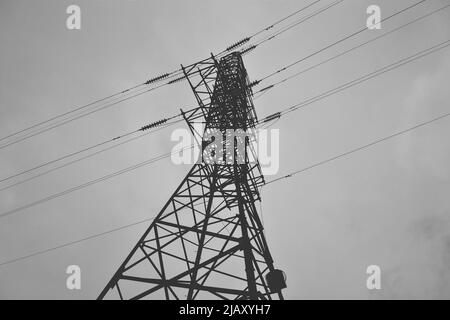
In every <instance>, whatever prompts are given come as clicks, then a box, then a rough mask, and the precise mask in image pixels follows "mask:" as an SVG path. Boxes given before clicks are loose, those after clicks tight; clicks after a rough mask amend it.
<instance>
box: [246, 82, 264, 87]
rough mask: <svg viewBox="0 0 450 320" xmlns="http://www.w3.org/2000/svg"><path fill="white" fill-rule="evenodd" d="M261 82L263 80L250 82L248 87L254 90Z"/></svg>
mask: <svg viewBox="0 0 450 320" xmlns="http://www.w3.org/2000/svg"><path fill="white" fill-rule="evenodd" d="M260 82H261V80H255V81H253V82H250V84H249V85H248V87H249V88H253V87H254V86H257V85H258V84H259V83H260Z"/></svg>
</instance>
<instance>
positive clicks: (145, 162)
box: [0, 145, 193, 218]
mask: <svg viewBox="0 0 450 320" xmlns="http://www.w3.org/2000/svg"><path fill="white" fill-rule="evenodd" d="M192 147H193V145H190V146H188V147H184V148H181V149H178V150H175V151H173V152H168V153H165V154H162V155H159V156H156V157H154V158H151V159H149V160H146V161H144V162H140V163H137V164H135V165H132V166H130V167H127V168H125V169H122V170H119V171H116V172H113V173H110V174H107V175H105V176H103V177H100V178H97V179H95V180H90V181H88V182H86V183H83V184H81V185H78V186H75V187H72V188H70V189H66V190H64V191H62V192H59V193H55V194H53V195H50V196H48V197H45V198H42V199H39V200H37V201H34V202H31V203H29V204H26V205H24V206H21V207H18V208H16V209H13V210H9V211H7V212H4V213H2V214H0V218H4V217H6V216H9V215H12V214H14V213H17V212H19V211H22V210H25V209H29V208H31V207H34V206H36V205H38V204H42V203H45V202H48V201H51V200H54V199H57V198H60V197H62V196H65V195H67V194H70V193H72V192H75V191H78V190H81V189H84V188H87V187H90V186H92V185H94V184H97V183H99V182H103V181H106V180H109V179H111V178H114V177H116V176H119V175H122V174H124V173H128V172H130V171H134V170H136V169H139V168H141V167H144V166H148V165H150V164H152V163H154V162H156V161H159V160H162V159H165V158H168V157H169V156H170V155H172V154H176V153H178V152H181V151H183V150H187V149H190V148H192Z"/></svg>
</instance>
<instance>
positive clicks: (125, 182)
mask: <svg viewBox="0 0 450 320" xmlns="http://www.w3.org/2000/svg"><path fill="white" fill-rule="evenodd" d="M325 2H329V3H330V2H332V1H325ZM414 2H415V1H413V0H396V1H389V0H377V1H372V0H369V1H366V0H346V1H344V3H343V4H341V5H339V6H337V7H335V8H333V9H331V10H329V11H327V12H326V13H325V14H323V15H320V16H318V17H316V18H314V19H312V20H311V21H309V22H307V23H305V24H302V25H301V26H299V27H296V28H294V29H293V30H291V31H289V32H287V33H285V34H283V35H282V36H280V37H279V38H278V39H277V40H274V41H271V42H269V43H267V44H265V45H264V46H262V47H261V48H260V49H258V50H255V51H254V53H252V54H249V55H247V56H245V57H244V62H245V64H246V67H247V70H248V73H249V75H250V77H251V79H258V78H260V77H262V76H264V75H266V74H267V73H270V72H272V71H275V70H276V69H278V68H280V67H282V66H284V65H285V64H288V63H290V62H292V61H295V60H297V59H299V58H301V57H303V56H305V55H307V54H309V53H311V52H313V51H315V50H317V49H320V48H322V47H323V46H325V45H327V44H329V43H331V42H333V41H335V40H336V39H339V38H341V37H342V36H344V35H346V34H349V33H351V32H353V31H355V30H357V29H359V28H361V27H362V26H364V25H365V21H366V17H367V15H366V13H365V12H366V8H367V6H368V5H370V4H375V3H376V4H378V5H380V6H381V9H382V15H383V16H387V15H389V14H391V13H393V12H395V11H398V10H399V9H401V8H403V7H406V6H407V5H409V4H412V3H414ZM74 3H76V4H78V5H79V6H80V7H81V10H82V29H81V30H80V31H69V30H67V29H66V27H65V19H66V17H67V14H66V13H65V10H66V7H67V6H68V5H70V4H74ZM306 3H307V1H303V0H302V1H300V0H292V1H275V0H271V1H266V0H264V1H261V0H245V1H242V0H240V1H237V0H229V1H216V0H214V1H206V0H202V1H200V0H195V1H162V0H160V1H143V0H134V1H131V0H130V1H125V0H123V1H105V0H103V1H100V0H95V1H92V0H90V1H80V0H77V1H56V0H53V1H49V0H41V1H21V0H14V1H13V0H8V1H6V0H5V1H1V2H0V43H1V58H0V137H3V136H5V135H7V134H9V133H11V132H14V131H17V130H19V129H22V128H24V127H26V126H29V125H31V124H33V123H35V122H37V121H40V120H45V119H47V118H48V117H50V116H52V115H55V114H59V113H62V112H65V111H67V110H70V109H71V108H72V107H74V106H78V105H82V104H84V103H87V102H90V101H92V100H94V99H97V98H100V97H103V96H106V95H109V94H111V93H114V92H117V91H119V90H122V89H124V88H127V87H129V86H131V85H134V84H138V83H140V82H142V81H144V80H146V79H148V78H150V77H153V76H156V75H159V74H161V73H164V72H166V71H171V70H173V69H176V68H178V67H179V65H180V63H184V64H188V63H191V62H194V61H196V60H198V59H200V58H204V57H207V56H208V55H209V54H210V52H216V53H217V52H218V51H220V50H222V49H223V48H224V47H226V46H228V45H230V44H231V43H234V42H236V41H237V40H239V39H242V38H243V37H245V36H247V35H249V34H252V33H253V32H255V31H257V30H259V29H261V28H262V27H264V26H267V25H268V24H269V23H271V22H273V21H275V20H277V19H279V18H281V17H283V16H285V15H287V14H289V13H290V12H293V11H295V10H297V9H298V8H300V7H302V6H304V5H305V4H306ZM447 3H449V1H445V0H429V1H427V2H426V3H425V4H423V5H421V6H418V7H417V8H415V9H413V10H411V11H408V12H407V13H405V14H403V15H401V16H399V17H397V18H395V19H393V20H390V21H389V22H386V23H385V24H383V30H381V31H367V32H365V33H363V34H361V35H360V36H359V37H357V38H355V39H352V40H350V41H347V42H344V43H342V44H341V45H339V46H338V47H336V48H333V49H331V50H328V51H326V52H324V53H323V54H321V55H319V56H316V57H314V58H312V59H309V60H307V61H305V62H304V63H302V64H300V65H298V66H297V67H295V68H294V69H293V70H292V73H293V72H295V71H298V70H302V69H303V68H305V67H308V66H311V65H313V64H314V63H317V62H320V61H322V60H324V59H325V58H328V57H331V56H332V55H334V54H336V53H338V52H341V51H343V50H344V49H346V48H350V47H351V46H353V45H356V44H358V43H360V42H363V41H364V40H365V39H369V38H371V37H374V36H376V35H378V34H379V33H380V32H383V31H386V30H390V29H391V28H394V27H396V26H399V25H400V24H403V23H406V22H408V21H410V20H412V19H414V18H415V17H418V16H420V15H422V14H424V13H426V12H430V11H432V10H434V9H436V8H439V7H441V6H443V5H445V4H447ZM449 18H450V10H449V9H447V10H445V11H443V12H441V13H438V14H436V15H434V16H432V17H430V18H427V19H425V20H423V21H420V22H418V23H416V24H413V25H411V26H409V27H407V28H405V29H403V30H401V31H400V32H397V33H394V34H392V35H390V36H387V37H385V38H383V39H381V40H379V41H376V42H374V43H372V44H370V45H368V46H366V47H364V48H362V49H359V50H356V51H354V52H352V53H350V54H348V55H346V56H344V57H342V58H339V59H337V60H335V61H333V62H331V63H329V64H326V65H324V66H321V67H320V68H317V69H315V70H313V71H310V72H308V73H305V74H304V75H302V76H301V77H298V78H296V79H295V80H292V81H289V82H287V83H286V84H285V85H282V86H279V87H278V88H275V89H273V90H272V91H271V92H270V93H267V94H266V95H264V97H262V98H261V99H258V100H256V102H255V106H256V110H257V113H258V115H259V116H260V117H261V116H266V115H268V114H271V113H273V112H276V111H278V110H280V109H283V108H285V107H289V106H290V105H292V104H294V103H297V102H300V101H303V100H305V99H307V98H310V97H312V96H315V95H317V94H319V93H322V92H324V91H327V90H329V89H332V88H334V87H336V86H338V85H340V84H342V83H344V82H347V81H350V80H353V79H354V78H357V77H358V76H361V75H364V74H366V73H368V72H370V71H373V70H376V69H378V68H380V67H382V66H385V65H387V64H390V63H392V62H394V61H396V60H399V59H400V58H403V57H405V56H409V55H411V54H413V53H415V52H417V51H420V50H423V49H425V48H428V47H430V46H432V45H434V44H436V43H439V42H442V41H444V40H447V39H449V38H450V19H449ZM448 50H449V49H444V50H443V51H440V52H439V53H436V54H434V55H432V56H429V57H426V58H424V59H421V60H419V61H416V62H414V63H412V64H409V65H407V66H404V67H402V68H400V69H398V70H395V71H393V72H390V73H388V74H386V75H383V76H381V77H379V78H376V79H374V80H371V81H369V82H367V83H364V84H362V85H360V86H357V87H354V88H352V89H350V90H347V91H345V92H344V93H341V94H338V95H334V96H332V97H330V98H327V99H325V100H322V101H320V102H318V103H315V104H313V105H311V106H309V107H308V108H306V109H304V110H301V111H297V112H294V113H291V114H289V115H288V116H287V117H285V118H282V119H281V120H280V121H279V122H278V123H277V124H276V125H274V128H279V129H280V137H281V145H280V153H281V154H280V162H281V164H280V175H282V174H286V173H288V172H291V171H294V170H297V169H299V168H302V167H306V166H308V165H310V164H312V163H315V162H318V161H321V160H323V159H326V158H329V157H331V156H334V155H336V154H339V153H341V152H344V151H347V150H349V149H351V148H354V147H357V146H359V145H363V144H365V143H368V142H370V141H372V140H375V139H377V138H380V137H383V136H387V135H389V134H391V133H393V132H395V131H398V130H401V129H403V128H407V127H409V126H412V125H414V124H416V123H419V122H422V121H426V120H428V119H431V118H433V117H435V116H438V115H440V114H443V113H445V112H448V110H449V101H450V93H449V91H448V83H449V82H450V55H449V51H448ZM284 75H287V74H284ZM194 103H195V101H194V97H193V95H192V93H191V91H190V89H189V88H188V86H187V84H186V83H183V84H179V85H177V86H174V87H166V88H163V89H160V90H157V91H155V92H153V93H150V94H146V95H143V96H141V97H138V98H136V99H132V100H129V101H127V102H125V103H121V104H119V105H117V106H115V107H113V108H110V109H108V110H107V111H102V112H98V113H96V114H95V115H92V116H90V117H87V118H83V119H82V120H78V121H75V122H72V123H70V124H69V125H66V126H63V127H61V128H58V129H57V130H54V131H51V132H49V133H46V134H43V135H40V136H38V137H36V138H33V139H30V140H27V141H25V142H22V143H19V144H16V145H14V146H11V147H9V148H5V149H3V150H0V177H6V176H8V175H10V174H12V173H15V172H18V171H21V170H23V169H26V168H30V167H33V166H35V165H38V164H40V163H42V162H45V161H49V160H52V159H54V158H56V157H59V156H62V155H65V154H67V153H70V152H73V151H76V150H79V149H82V148H84V147H86V146H90V145H92V144H94V143H96V142H101V141H103V140H104V139H108V138H112V137H114V136H116V135H117V134H120V133H123V132H127V131H129V130H133V129H136V128H137V127H140V126H141V125H144V124H147V123H149V122H153V121H155V120H159V119H160V118H161V117H164V116H167V115H172V114H174V113H177V112H178V111H179V108H180V107H184V106H191V105H193V104H194ZM448 121H449V120H443V121H441V122H439V123H436V124H434V125H432V126H429V127H425V128H421V129H419V130H416V131H414V132H412V133H409V134H407V135H405V136H402V137H399V138H397V139H395V140H391V141H389V142H387V143H384V144H382V145H378V146H375V147H373V148H372V149H370V150H366V151H363V152H360V153H357V154H354V155H352V156H350V157H348V158H346V159H341V160H339V161H336V162H333V163H331V164H329V165H325V166H322V167H320V168H316V169H313V170H310V171H308V172H306V173H304V174H301V175H298V176H296V177H295V178H292V179H289V180H285V181H282V182H279V183H276V184H273V185H270V186H267V187H266V188H264V189H263V194H262V196H263V202H262V214H263V218H264V223H265V227H266V236H267V239H268V242H269V246H270V248H271V253H272V255H273V256H274V259H275V264H276V266H277V267H279V268H281V269H283V270H284V271H286V273H287V276H288V288H287V289H286V291H285V295H286V298H288V299H311V298H325V299H335V298H344V299H345V298H361V299H379V298H413V299H414V298H426V299H428V298H450V270H449V268H450V267H449V266H450V229H449V228H450V217H449V213H450V197H449V196H448V194H449V191H450V167H449V165H448V164H449V163H450V145H449V143H448V137H449V134H450V127H449V122H448ZM183 125H184V124H181V125H180V126H183ZM173 129H175V127H172V128H171V129H167V130H163V131H160V132H159V133H158V134H154V135H150V136H148V137H146V138H143V139H140V140H137V141H135V142H133V143H130V144H127V145H125V146H123V147H119V148H117V149H114V150H112V151H109V152H106V153H104V154H101V155H99V156H97V157H95V158H92V159H89V160H86V161H83V162H80V163H77V164H75V165H73V166H70V167H68V168H66V169H64V170H60V171H57V172H55V173H53V174H51V175H48V176H46V177H43V178H40V179H36V180H34V181H32V182H30V183H27V184H24V185H22V186H20V187H17V188H13V189H10V190H7V191H3V192H0V213H2V212H5V211H8V210H10V209H13V208H16V207H18V206H21V205H23V204H27V203H29V202H32V201H34V200H38V199H40V198H42V197H45V196H48V195H51V194H53V193H56V192H58V191H61V190H64V189H67V188H70V187H72V186H76V185H78V184H81V183H83V182H86V181H88V180H91V179H94V178H97V177H100V176H103V175H105V174H108V173H110V172H113V171H116V170H119V169H122V168H124V167H127V166H130V165H132V164H134V163H137V162H140V161H144V160H146V159H148V158H149V157H152V156H155V155H159V154H162V153H165V152H168V151H170V149H171V148H172V146H173V143H171V142H170V133H171V130H173ZM188 169H189V166H175V165H173V164H172V163H171V162H170V160H169V159H166V160H164V161H161V162H157V163H156V164H154V165H152V166H149V167H145V168H142V169H139V170H137V171H134V172H132V173H130V174H126V175H122V176H119V177H117V178H114V179H112V180H110V181H108V182H105V183H101V184H98V185H95V186H92V187H89V188H86V189H83V190H81V191H78V192H75V193H72V194H70V195H68V196H66V197H62V198H59V199H57V200H54V201H51V202H48V203H45V204H43V205H39V206H35V207H33V208H31V209H28V210H24V211H21V212H19V213H17V214H14V215H11V216H8V217H4V218H0V263H1V262H3V261H7V260H10V259H14V258H16V257H20V256H23V255H26V254H29V253H32V252H35V251H40V250H42V249H45V248H48V247H53V246H55V245H59V244H62V243H65V242H70V241H73V240H77V239H79V238H83V237H85V236H88V235H91V234H96V233H100V232H103V231H106V230H109V229H113V228H115V227H118V226H121V225H125V224H129V223H133V222H135V221H139V220H142V219H145V218H148V217H152V216H154V215H155V214H157V213H158V212H159V210H160V209H161V207H162V205H163V204H164V202H165V201H166V200H167V198H168V197H169V196H170V195H171V193H172V192H173V191H174V189H175V187H176V185H177V184H178V183H179V181H180V180H181V179H182V178H183V177H184V175H185V174H186V172H187V170H188ZM270 178H271V177H268V179H270ZM146 227H147V224H142V225H139V226H136V227H132V228H129V229H126V230H123V231H119V232H116V233H113V234H110V235H107V236H104V237H102V238H99V239H95V240H90V241H86V242H83V243H80V244H77V245H74V246H71V247H67V248H64V249H61V250H57V251H53V252H51V253H48V254H45V255H41V256H36V257H33V258H30V259H27V260H23V261H19V262H16V263H13V264H9V265H4V266H0V298H2V299H17V298H44V299H50V298H63V299H80V298H87V299H92V298H95V297H96V296H97V295H98V293H99V292H100V290H101V289H102V288H103V287H104V285H105V284H106V282H107V281H108V280H109V278H110V277H111V275H112V274H113V272H114V271H115V270H116V268H117V267H118V265H119V264H120V263H121V262H122V261H123V259H124V257H125V256H126V254H127V253H128V252H129V250H130V249H131V247H132V246H133V245H134V244H135V242H136V241H137V239H138V237H139V236H140V235H141V234H142V232H143V231H144V230H145V228H146ZM71 264H77V265H79V266H80V267H81V269H82V276H83V282H82V286H83V288H82V290H81V291H69V290H67V289H66V287H65V279H66V274H65V269H66V267H67V266H68V265H71ZM371 264H377V265H379V266H380V267H381V270H382V290H380V291H377V292H369V291H368V290H367V288H366V286H365V283H366V278H367V275H366V274H365V270H366V267H367V266H368V265H371Z"/></svg>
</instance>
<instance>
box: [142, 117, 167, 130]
mask: <svg viewBox="0 0 450 320" xmlns="http://www.w3.org/2000/svg"><path fill="white" fill-rule="evenodd" d="M166 122H167V119H162V120H159V121H156V122H153V123H150V124H148V125H146V126H143V127H142V128H141V129H140V130H141V131H146V130H149V129H151V128H154V127H158V126H160V125H162V124H163V123H166Z"/></svg>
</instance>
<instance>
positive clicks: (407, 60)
mask: <svg viewBox="0 0 450 320" xmlns="http://www.w3.org/2000/svg"><path fill="white" fill-rule="evenodd" d="M449 45H450V40H446V41H444V42H441V43H439V44H437V45H434V46H432V47H430V48H428V49H425V50H422V51H420V52H418V53H415V54H413V55H412V56H409V57H407V58H403V59H401V60H399V61H397V62H394V63H393V64H390V65H388V66H385V67H383V68H380V69H378V70H376V71H374V72H371V73H368V74H366V75H364V76H362V77H359V78H358V79H355V80H352V81H350V82H347V83H345V84H343V85H341V86H338V87H336V88H334V89H331V90H329V91H327V92H325V93H322V94H320V95H317V96H315V97H313V98H310V99H307V100H304V101H303V102H300V103H297V104H295V105H293V106H291V107H289V108H286V109H284V110H282V111H281V115H285V114H287V113H290V112H293V111H295V110H297V109H299V108H303V107H306V106H308V105H310V104H312V103H314V102H317V101H319V100H322V99H324V98H327V97H329V96H331V95H334V94H336V93H339V92H341V91H344V90H346V89H349V88H351V87H354V86H356V85H358V84H360V83H363V82H366V81H368V80H371V79H373V78H375V77H378V76H380V75H383V74H385V73H387V72H390V71H392V70H395V69H397V68H399V67H401V66H403V65H405V64H408V63H411V62H413V61H416V60H418V59H420V58H423V57H425V56H428V55H430V54H432V53H435V52H437V51H439V50H442V49H445V48H447V47H448V46H449Z"/></svg>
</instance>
